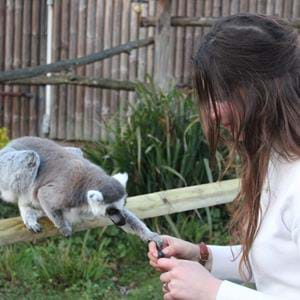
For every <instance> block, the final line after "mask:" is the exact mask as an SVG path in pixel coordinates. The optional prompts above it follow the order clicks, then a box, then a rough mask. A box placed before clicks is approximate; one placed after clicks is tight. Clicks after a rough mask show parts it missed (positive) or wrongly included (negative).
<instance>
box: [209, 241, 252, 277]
mask: <svg viewBox="0 0 300 300" xmlns="http://www.w3.org/2000/svg"><path fill="white" fill-rule="evenodd" d="M208 247H209V249H210V250H211V252H212V267H211V273H212V274H213V275H214V276H215V277H217V278H219V279H227V280H231V281H234V282H244V281H245V279H243V278H242V277H241V275H240V272H239V263H240V260H241V256H242V252H241V246H240V245H236V246H213V245H208ZM243 271H244V272H245V274H248V273H247V270H246V268H245V269H244V270H243ZM251 282H253V281H252V280H251Z"/></svg>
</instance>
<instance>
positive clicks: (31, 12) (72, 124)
mask: <svg viewBox="0 0 300 300" xmlns="http://www.w3.org/2000/svg"><path fill="white" fill-rule="evenodd" d="M53 2H54V5H53V8H54V16H53V40H52V61H53V62H56V61H59V60H65V59H71V58H77V57H82V56H86V55H88V54H92V53H95V52H99V51H101V50H104V49H108V48H112V47H114V46H118V45H120V44H125V43H127V42H129V41H135V40H138V39H144V38H148V37H151V36H152V37H153V36H155V34H157V33H158V32H157V28H155V27H153V26H151V25H153V24H154V23H153V22H154V21H155V19H157V17H159V7H158V4H159V2H158V1H157V0H148V1H142V3H141V4H138V3H137V1H132V0H54V1H53ZM161 2H163V1H161ZM170 3H171V7H170V10H171V14H170V17H171V16H173V17H172V18H171V23H172V25H174V26H172V27H171V28H170V37H169V44H168V45H166V47H169V48H170V56H169V57H168V58H167V62H168V64H166V62H164V60H163V59H162V58H161V62H162V64H163V65H166V68H167V69H168V70H167V69H166V70H165V71H166V74H168V76H170V77H171V79H172V80H173V82H176V83H178V84H182V85H185V84H190V81H191V78H190V76H191V72H190V67H191V66H190V59H191V56H192V54H193V53H194V51H195V49H196V47H197V41H198V40H199V37H201V35H203V34H204V33H206V32H207V31H208V30H209V27H210V25H211V23H212V20H213V19H211V18H213V17H220V16H227V15H230V14H235V13H237V12H252V13H254V12H258V13H264V14H270V15H278V16H281V17H284V18H286V19H291V20H296V23H295V24H298V25H297V26H298V27H297V28H298V29H297V30H298V31H299V28H300V25H299V18H300V0H172V1H170ZM151 17H152V24H151ZM184 17H189V26H179V25H180V24H182V22H183V21H184V20H183V18H184ZM143 18H146V19H147V20H148V23H149V24H148V25H147V26H141V23H142V20H143ZM199 18H200V19H199ZM184 19H186V18H184ZM153 20H154V21H153ZM186 20H187V19H186ZM199 24H200V25H201V26H199ZM196 25H197V26H196ZM46 41H47V0H2V1H0V71H8V70H13V69H19V68H25V67H33V66H37V65H43V64H45V62H46ZM157 53H159V50H157V49H156V47H155V46H154V45H149V46H147V47H144V48H139V49H135V50H132V51H130V53H122V54H119V55H116V56H113V57H110V58H108V59H106V60H104V61H99V62H95V63H93V64H89V65H86V66H80V67H77V68H74V67H70V68H69V70H67V72H65V73H68V75H70V74H71V75H73V76H88V77H94V78H99V79H100V78H108V79H115V80H136V79H139V80H145V76H146V74H150V75H154V74H155V73H156V71H155V60H156V62H157V61H158V60H159V57H158V56H157V55H158V54H157ZM163 70H164V69H163V68H161V71H160V72H161V74H160V76H161V77H163ZM52 90H53V97H52V100H51V101H52V105H51V122H50V132H49V137H50V138H52V139H60V140H97V139H99V138H100V137H102V138H105V137H106V135H107V132H106V130H105V126H104V124H105V123H107V122H108V120H110V118H111V116H112V115H114V114H115V113H116V112H119V113H120V114H121V116H123V117H126V115H127V114H130V104H132V103H134V101H135V95H134V92H131V91H128V90H121V91H120V90H109V89H100V88H95V87H84V86H71V85H65V84H61V85H59V86H53V87H52ZM44 113H45V86H36V85H32V86H28V85H23V86H22V85H21V86H20V85H15V86H14V85H4V84H2V85H0V126H5V127H7V128H8V129H9V133H10V137H11V138H15V137H18V136H24V135H38V136H43V132H42V130H41V128H42V120H43V115H44Z"/></svg>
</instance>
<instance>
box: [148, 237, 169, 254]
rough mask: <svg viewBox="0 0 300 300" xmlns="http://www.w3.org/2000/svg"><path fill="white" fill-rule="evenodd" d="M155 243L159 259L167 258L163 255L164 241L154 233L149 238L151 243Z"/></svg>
mask: <svg viewBox="0 0 300 300" xmlns="http://www.w3.org/2000/svg"><path fill="white" fill-rule="evenodd" d="M150 241H153V242H155V244H156V248H157V252H158V258H162V257H165V254H164V253H163V251H162V249H163V240H162V238H161V237H160V235H159V234H157V233H155V232H153V233H152V234H151V236H150V238H149V242H150Z"/></svg>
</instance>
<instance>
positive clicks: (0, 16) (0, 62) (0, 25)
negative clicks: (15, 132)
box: [0, 1, 6, 127]
mask: <svg viewBox="0 0 300 300" xmlns="http://www.w3.org/2000/svg"><path fill="white" fill-rule="evenodd" d="M5 9H6V2H5V1H0V70H1V71H2V70H4V65H5V64H4V61H5V56H4V54H5V13H6V11H5ZM3 91H4V87H3V86H1V87H0V92H3ZM3 99H4V97H3V96H0V126H1V127H2V126H3V106H4V100H3Z"/></svg>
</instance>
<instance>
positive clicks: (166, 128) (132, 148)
mask: <svg viewBox="0 0 300 300" xmlns="http://www.w3.org/2000/svg"><path fill="white" fill-rule="evenodd" d="M136 92H137V100H136V103H135V104H134V105H132V106H131V107H130V110H131V113H130V115H129V116H128V117H127V119H126V120H123V122H119V123H118V122H117V121H116V120H117V119H118V118H119V116H116V119H114V120H113V121H112V123H110V124H108V126H107V132H108V138H107V140H105V141H103V140H100V141H98V142H97V143H96V144H95V145H94V146H92V145H87V146H86V147H85V152H86V154H87V156H88V158H89V159H90V160H92V161H94V162H95V163H96V164H98V165H100V166H101V167H103V168H104V169H105V170H106V171H108V172H109V173H114V172H119V171H121V172H127V173H128V174H129V181H128V193H129V195H131V196H132V195H138V194H146V193H151V192H155V191H160V190H167V189H171V188H178V187H183V186H190V185H196V184H200V183H207V182H209V181H212V180H214V179H216V178H217V177H218V172H217V173H213V172H212V171H211V170H210V168H209V166H208V156H209V152H208V146H207V143H206V141H205V138H204V135H203V131H202V129H201V126H200V123H199V118H198V111H197V106H196V104H195V103H194V101H193V97H192V94H191V92H188V93H186V92H185V93H184V92H181V91H179V90H178V89H176V88H173V89H171V90H169V91H168V92H166V93H163V92H161V91H158V90H157V89H156V88H155V87H154V85H153V83H152V82H151V81H150V82H149V84H148V85H144V84H137V87H136ZM217 158H218V159H217V161H218V163H219V168H221V163H222V156H221V154H220V153H218V157H217ZM217 210H219V208H218V209H217ZM202 214H204V216H203V217H202ZM212 216H216V218H215V220H216V221H217V222H218V224H220V227H221V228H224V226H223V223H222V219H225V220H226V219H227V214H226V212H224V211H221V212H220V211H219V212H218V213H213V214H211V213H210V209H209V208H206V209H202V210H199V211H194V212H188V213H182V214H176V215H172V216H171V217H170V216H165V219H166V221H165V220H163V219H162V218H159V220H158V219H157V218H156V219H154V221H153V223H152V224H151V226H154V227H155V229H156V230H158V231H166V232H170V231H172V233H173V234H174V235H176V236H182V237H186V238H189V239H192V240H197V239H200V238H202V237H203V235H205V234H207V233H209V236H211V235H212V231H213V220H212ZM220 221H221V223H220ZM187 224H189V225H188V226H190V227H189V228H187V227H188V226H187ZM199 224H201V225H202V227H201V228H200V226H199ZM165 226H167V228H166V227H165ZM222 232H223V231H222Z"/></svg>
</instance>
